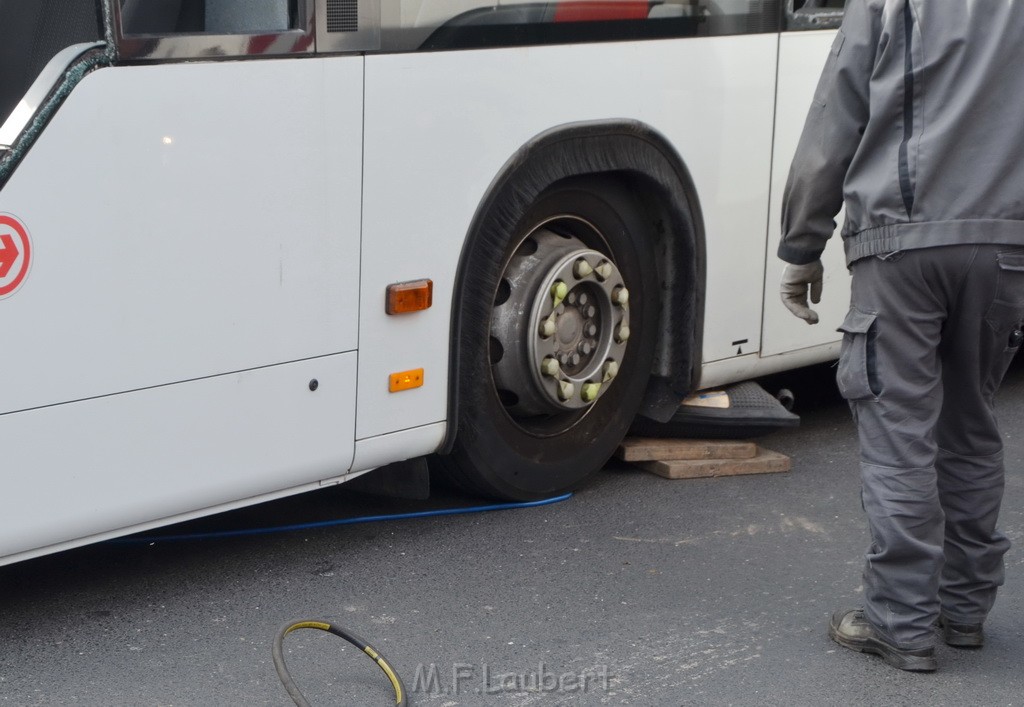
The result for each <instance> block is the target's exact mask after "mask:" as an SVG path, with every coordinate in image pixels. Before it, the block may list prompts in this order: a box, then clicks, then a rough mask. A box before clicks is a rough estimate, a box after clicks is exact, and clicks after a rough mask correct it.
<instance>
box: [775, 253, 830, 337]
mask: <svg viewBox="0 0 1024 707" xmlns="http://www.w3.org/2000/svg"><path fill="white" fill-rule="evenodd" d="M824 274H825V268H824V267H823V266H822V264H821V261H820V260H815V261H814V262H813V263H807V264H806V265H792V264H790V265H787V266H786V271H785V272H784V273H782V287H781V294H782V304H784V305H786V309H788V310H789V311H790V312H792V313H793V315H794V316H797V317H800V318H801V319H803V320H804V321H805V322H807V323H808V324H817V323H818V313H817V312H815V311H814V310H813V309H811V308H810V307H808V306H807V289H808V286H809V287H810V290H811V302H813V303H814V304H818V302H821V278H822V277H823V276H824Z"/></svg>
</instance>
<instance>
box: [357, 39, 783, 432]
mask: <svg viewBox="0 0 1024 707" xmlns="http://www.w3.org/2000/svg"><path fill="white" fill-rule="evenodd" d="M777 42H778V38H777V36H776V35H751V36H743V37H715V38H701V39H693V40H687V41H682V42H669V41H653V42H642V43H609V44H600V45H577V46H562V47H557V46H555V47H529V48H512V49H496V50H484V51H460V52H437V53H431V54H413V55H391V56H368V57H367V58H366V62H367V64H366V70H367V75H366V116H367V117H366V147H365V165H366V171H365V180H364V189H365V197H364V203H363V208H364V220H363V273H362V286H361V315H360V347H361V355H360V361H359V365H360V388H359V406H360V412H359V420H358V425H357V431H356V433H357V434H356V436H357V438H360V439H362V438H365V437H371V436H375V435H379V434H383V433H386V432H389V431H392V430H395V429H399V428H401V427H408V426H411V425H417V424H426V423H429V422H435V421H440V420H443V419H445V416H446V407H447V398H446V393H447V389H448V353H449V351H448V337H447V335H446V333H447V331H448V328H449V322H450V318H451V307H452V298H453V292H452V287H453V283H454V278H455V268H456V265H457V262H458V254H459V252H460V250H461V247H462V243H463V241H464V239H465V237H466V234H467V231H468V228H469V225H470V221H471V220H472V217H473V215H474V213H475V211H476V209H477V207H478V205H479V204H480V201H481V199H482V198H483V196H484V194H485V193H486V190H487V187H488V186H489V185H490V183H491V181H492V180H493V179H494V178H495V176H496V175H497V174H498V173H499V172H500V171H501V169H502V166H503V165H504V164H505V163H506V161H507V160H508V159H509V158H510V157H511V156H512V155H513V154H514V153H515V152H516V151H517V150H518V149H519V148H520V146H522V145H523V144H524V143H526V142H527V141H529V140H530V139H531V138H533V137H535V136H536V135H538V134H539V133H541V132H544V131H547V130H549V129H551V128H552V127H555V126H558V125H562V124H565V123H573V122H579V121H588V120H602V119H624V118H625V119H635V120H640V121H643V122H645V123H647V124H649V125H650V126H652V127H653V128H655V129H656V130H659V131H660V132H662V133H663V134H664V135H666V136H667V137H668V138H669V140H670V141H671V142H672V143H673V144H675V145H676V146H677V149H678V151H679V153H680V156H681V157H682V158H683V160H684V161H685V162H686V164H687V166H688V167H689V169H690V171H691V173H692V175H693V178H694V181H695V182H696V184H697V189H698V191H699V196H700V199H701V204H702V207H703V210H704V217H705V223H706V227H707V254H708V273H709V277H708V286H707V311H708V312H709V314H710V316H709V317H708V321H707V324H706V330H705V349H704V359H705V360H714V359H716V358H725V357H729V356H732V355H734V354H735V347H733V346H732V345H731V344H732V342H733V341H735V340H738V339H748V341H749V344H748V345H749V346H750V348H749V349H745V352H749V351H750V350H756V349H757V346H758V343H759V341H758V339H759V333H760V329H761V297H762V293H763V289H764V281H763V278H764V242H765V229H766V222H767V216H768V198H767V190H766V188H765V187H766V183H767V180H768V179H769V174H770V148H771V131H772V112H773V105H774V81H775V58H776V48H777ZM620 67H621V68H620ZM626 67H630V68H628V69H627V68H626ZM636 67H644V69H643V70H642V71H638V70H636ZM752 244H753V246H752ZM421 277H430V278H433V279H434V283H435V289H434V306H433V308H432V309H431V310H429V311H426V312H421V313H418V314H415V315H409V316H407V317H387V316H386V315H385V314H384V288H385V287H386V286H387V284H388V283H391V282H398V281H403V280H411V279H416V278H421ZM409 342H414V343H413V344H411V345H410V343H409ZM419 367H423V368H425V369H426V375H425V385H424V387H423V388H421V389H418V390H415V391H410V392H406V393H400V394H394V395H392V394H389V393H388V392H387V380H388V374H389V373H391V372H395V371H402V370H407V369H411V368H419Z"/></svg>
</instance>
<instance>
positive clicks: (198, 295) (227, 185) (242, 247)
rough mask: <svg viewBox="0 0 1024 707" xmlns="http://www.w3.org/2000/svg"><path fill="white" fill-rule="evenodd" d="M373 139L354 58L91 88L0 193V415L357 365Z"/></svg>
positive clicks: (113, 73)
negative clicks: (4, 230) (2, 222)
mask: <svg viewBox="0 0 1024 707" xmlns="http://www.w3.org/2000/svg"><path fill="white" fill-rule="evenodd" d="M361 123H362V58H361V57H342V58H333V59H330V60H327V59H308V58H307V59H288V60H273V61H243V62H218V63H207V64H196V63H189V64H175V65H164V66H135V67H119V68H108V69H102V70H100V71H97V72H95V73H93V74H91V75H89V76H88V77H86V79H85V80H84V81H83V82H82V83H81V84H80V85H79V86H78V87H77V88H76V89H75V90H74V91H73V92H72V94H71V95H70V97H69V98H68V100H67V102H66V103H65V104H64V105H63V106H62V107H61V109H60V110H59V111H58V112H57V114H56V116H55V117H54V119H53V121H52V123H51V124H50V125H49V126H48V127H47V128H46V130H45V131H44V132H43V134H42V136H41V138H40V139H39V142H38V143H37V144H36V145H35V146H34V147H33V148H32V149H31V151H30V152H29V153H28V155H27V156H26V158H25V160H24V162H23V163H22V164H21V165H20V166H19V167H18V169H17V171H16V172H15V173H14V175H13V176H12V178H11V179H10V181H9V182H8V184H7V185H6V186H5V187H4V189H3V191H0V212H8V213H12V214H14V215H16V216H17V217H18V218H20V219H21V220H22V221H23V222H24V223H25V224H26V225H27V227H28V230H29V231H30V233H31V238H32V243H33V247H34V256H33V264H32V270H31V273H30V275H29V277H28V278H27V279H26V281H25V283H24V285H23V286H22V288H21V289H20V290H19V291H18V292H17V293H16V294H15V295H14V296H12V297H9V298H7V299H5V300H2V301H0V329H2V334H3V339H4V346H3V361H4V369H5V370H7V371H16V372H17V375H11V376H6V377H5V381H4V386H3V390H2V392H0V412H4V411H11V410H22V409H27V408H32V407H37V406H40V405H49V404H54V403H59V402H64V401H69V400H79V399H84V398H88V397H92V396H96V395H104V394H110V393H116V392H120V391H126V390H134V389H139V388H144V387H148V386H153V385H160V384H165V383H169V382H174V381H181V380H188V379H192V378H197V377H201V376H208V375H213V374H218V373H225V372H230V371H237V370H243V369H248V368H254V367H257V366H265V365H271V364H276V363H282V362H286V361H292V360H298V359H303V358H308V357H311V356H321V355H325V354H331V353H337V352H340V351H347V350H353V349H355V348H356V345H357V311H356V306H355V302H356V300H357V298H358V274H359V262H358V253H359V240H358V238H359V220H360V196H361V192H360V176H361V165H360V161H361V137H362V131H361Z"/></svg>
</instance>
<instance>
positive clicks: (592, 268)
mask: <svg viewBox="0 0 1024 707" xmlns="http://www.w3.org/2000/svg"><path fill="white" fill-rule="evenodd" d="M500 206H501V205H500V204H499V205H498V207H496V208H495V209H492V211H495V212H499V213H500V214H501V216H502V218H501V219H500V220H499V219H498V218H497V215H496V214H495V215H494V216H493V217H490V216H489V217H486V218H485V220H484V222H483V225H482V230H481V234H482V235H483V236H484V238H483V240H484V241H486V240H488V238H489V237H490V236H496V238H495V240H499V239H500V241H499V242H495V243H493V246H494V249H493V250H491V251H490V253H492V254H503V255H502V257H500V258H495V257H493V255H491V257H487V256H486V255H481V257H480V260H479V262H478V261H476V260H475V259H471V260H470V261H469V263H468V267H470V268H472V269H473V270H472V272H470V273H467V276H466V277H465V281H464V284H465V287H464V288H463V290H464V291H463V293H462V297H463V298H464V300H463V305H462V308H461V314H462V321H461V340H460V342H459V352H458V375H459V396H460V397H459V413H458V414H459V427H458V433H457V436H456V439H455V444H454V447H453V449H452V453H451V454H450V455H449V456H447V457H444V458H442V464H443V467H444V468H445V469H446V471H447V473H448V475H449V476H450V477H453V478H454V479H455V480H456V481H457V482H458V483H460V485H462V486H464V487H466V488H468V489H469V490H471V491H474V492H476V493H481V494H483V495H487V496H495V497H499V498H506V499H515V500H530V499H536V498H543V497H545V496H550V495H552V494H556V493H559V492H562V491H565V490H568V489H571V488H573V487H574V486H576V485H577V484H579V483H580V482H581V481H582V480H583V479H584V478H586V477H587V476H588V475H590V474H591V473H593V472H595V471H597V470H598V469H600V468H601V466H602V465H603V464H604V463H605V462H606V461H607V460H608V458H609V457H610V456H611V454H612V452H613V451H614V450H615V448H616V446H617V445H618V444H619V442H621V440H622V438H623V436H624V435H625V433H626V430H627V429H628V428H629V425H630V423H631V421H632V419H633V416H634V415H635V414H636V411H637V409H638V408H639V406H640V402H641V399H642V398H643V395H644V390H645V388H646V384H647V379H648V376H649V374H650V371H651V364H652V359H653V355H654V342H655V338H656V336H655V326H656V325H655V322H656V321H657V315H658V306H659V305H658V300H657V296H658V289H657V284H656V283H657V278H656V276H655V268H654V260H653V256H652V245H653V244H652V243H651V239H650V238H649V235H648V231H649V227H648V226H647V225H646V224H645V222H644V221H643V220H642V219H640V218H639V217H638V215H637V214H638V213H639V211H638V207H637V205H636V203H635V201H634V200H633V199H632V198H631V197H630V195H629V192H628V191H626V190H625V189H624V188H623V187H622V186H620V185H618V184H617V183H614V182H609V181H605V180H601V181H599V180H596V179H585V180H584V179H581V180H575V181H573V182H568V183H563V184H562V185H556V186H555V187H552V188H550V189H548V190H547V191H545V192H543V193H542V194H541V195H540V196H539V197H538V199H537V200H536V201H535V202H534V204H533V205H532V206H530V207H528V208H527V209H525V211H524V212H523V213H521V214H519V215H518V218H513V219H509V218H508V212H507V209H502V208H500ZM501 224H512V225H509V226H505V227H502V225H501ZM482 245H486V243H483V244H482ZM475 252H478V253H479V252H481V249H479V248H478V249H477V251H475ZM488 270H490V272H487V271H488ZM482 303H485V304H486V305H487V306H481V304H482Z"/></svg>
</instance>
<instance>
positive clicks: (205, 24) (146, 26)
mask: <svg viewBox="0 0 1024 707" xmlns="http://www.w3.org/2000/svg"><path fill="white" fill-rule="evenodd" d="M296 4H297V0H121V27H122V31H123V33H124V34H125V35H139V34H163V35H166V34H199V33H206V34H266V33H273V32H282V31H285V30H289V29H294V28H296V27H295V21H296Z"/></svg>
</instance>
